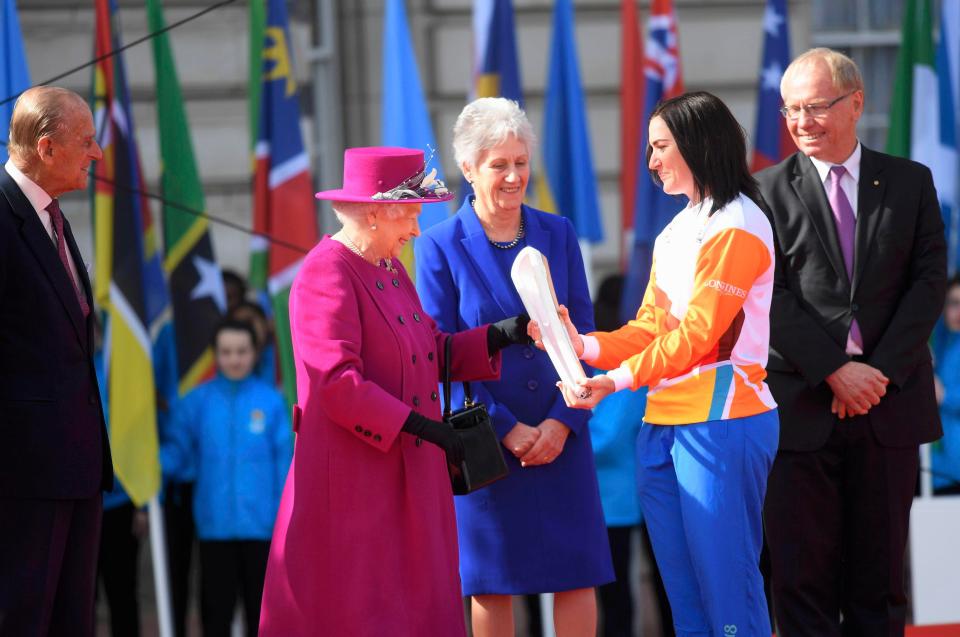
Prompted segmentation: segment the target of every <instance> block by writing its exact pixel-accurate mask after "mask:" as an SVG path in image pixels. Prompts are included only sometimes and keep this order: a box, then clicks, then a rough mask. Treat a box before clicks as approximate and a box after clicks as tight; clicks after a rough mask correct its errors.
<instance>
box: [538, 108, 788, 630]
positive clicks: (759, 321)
mask: <svg viewBox="0 0 960 637" xmlns="http://www.w3.org/2000/svg"><path fill="white" fill-rule="evenodd" d="M649 132H650V137H649V139H650V145H649V147H648V149H647V156H648V163H649V168H650V172H651V175H652V176H653V178H654V180H655V181H656V182H657V183H658V184H662V186H663V190H664V191H665V192H666V193H668V194H671V195H681V194H682V195H686V196H687V198H688V199H689V204H688V205H687V206H686V207H685V208H684V209H683V210H681V211H680V212H679V213H678V214H677V216H676V217H674V219H673V221H671V222H670V223H669V224H668V225H667V227H666V228H665V229H664V230H663V232H662V233H661V234H660V236H658V237H657V240H656V243H655V245H654V252H653V266H652V269H651V274H650V281H649V284H648V286H647V290H646V294H645V295H644V298H643V302H642V304H641V306H640V308H639V310H638V311H637V317H636V319H634V320H632V321H630V322H629V323H627V325H625V326H623V327H621V328H620V329H618V330H615V331H612V332H594V333H592V334H589V335H584V336H581V335H579V334H577V333H576V330H575V329H573V326H572V324H570V323H569V321H565V323H566V325H567V330H568V333H570V336H571V339H572V340H573V343H574V349H575V350H576V352H577V355H578V356H580V358H582V359H583V360H585V361H586V362H587V363H589V364H591V365H593V366H594V367H597V368H600V369H608V370H610V371H609V372H607V373H605V374H600V375H598V376H594V377H593V378H590V379H583V380H581V381H580V382H579V383H578V384H577V385H576V386H574V387H563V386H562V384H561V390H562V391H563V392H564V396H565V398H566V400H567V402H568V404H570V405H571V406H573V407H580V408H584V409H588V408H591V407H593V406H594V405H596V404H597V403H598V402H599V401H600V400H601V399H603V397H605V396H607V395H609V394H612V393H613V392H615V391H620V390H624V389H633V390H636V389H637V388H639V387H643V386H647V387H649V393H648V394H647V408H646V414H645V416H644V425H643V427H642V428H641V430H640V434H639V436H638V438H637V472H638V485H639V491H640V504H641V507H642V508H643V512H644V516H645V518H646V519H647V524H648V525H649V530H650V537H651V540H652V543H653V549H654V554H655V555H656V558H657V564H658V566H659V567H660V572H661V573H662V575H663V579H664V584H665V586H666V589H667V596H668V597H669V599H670V604H671V607H672V609H673V617H674V626H675V629H676V633H677V635H678V636H681V637H682V636H693V635H697V636H701V635H703V636H706V635H710V636H716V637H729V636H732V635H736V636H737V637H761V636H762V637H769V635H770V633H771V631H770V621H769V616H768V614H767V604H766V600H765V597H764V591H763V581H762V578H761V575H760V571H759V566H758V564H759V558H760V548H761V544H762V523H761V510H762V506H763V498H764V493H765V491H766V484H767V474H768V473H769V471H770V467H771V464H772V463H773V459H774V456H775V454H776V449H777V440H778V435H779V422H778V418H777V411H776V403H775V402H774V400H773V398H772V397H771V395H770V390H769V389H768V388H767V386H766V384H765V383H764V378H765V377H766V371H765V369H764V367H765V365H766V362H767V347H768V339H769V319H768V315H769V309H770V300H771V294H772V291H773V260H774V249H773V233H772V231H771V228H770V224H769V223H768V222H767V219H766V217H765V216H764V214H763V212H761V210H760V208H759V207H758V206H757V204H756V203H755V201H757V200H758V199H759V196H758V194H757V186H756V182H755V181H754V180H753V178H752V177H751V176H750V173H749V171H748V169H747V164H746V147H745V142H744V138H743V132H742V130H741V128H740V126H739V124H738V123H737V121H736V120H735V119H734V117H733V115H732V114H731V113H730V111H729V110H728V109H727V107H726V106H725V105H724V104H723V102H721V101H720V100H719V99H717V98H716V97H714V96H713V95H710V94H709V93H702V92H701V93H688V94H685V95H681V96H679V97H677V98H674V99H671V100H668V101H666V102H664V103H663V104H661V105H660V106H659V107H658V108H657V109H656V111H655V112H654V113H653V115H652V117H651V119H650V126H649ZM561 315H562V316H564V318H566V312H565V311H562V313H561ZM531 335H532V336H533V337H534V338H535V339H536V338H538V337H539V330H538V326H534V328H533V329H532V330H531Z"/></svg>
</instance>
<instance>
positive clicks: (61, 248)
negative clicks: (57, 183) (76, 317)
mask: <svg viewBox="0 0 960 637" xmlns="http://www.w3.org/2000/svg"><path fill="white" fill-rule="evenodd" d="M46 210H47V212H49V213H50V220H51V221H52V222H53V230H54V234H56V235H57V254H59V255H60V263H62V264H63V269H64V270H66V271H67V276H68V277H69V278H70V282H71V283H73V291H74V292H76V293H77V301H78V302H79V303H80V310H81V311H82V312H83V318H87V315H89V314H90V306H89V305H88V304H87V298H86V295H85V294H84V293H83V292H82V291H81V290H80V285H79V282H78V281H75V280H74V278H73V273H72V272H71V271H70V261H69V260H67V244H66V242H65V241H64V240H63V213H62V212H60V204H59V203H57V200H56V199H54V200H52V201H51V202H50V204H49V205H48V206H47V208H46Z"/></svg>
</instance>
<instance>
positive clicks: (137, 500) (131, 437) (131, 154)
mask: <svg viewBox="0 0 960 637" xmlns="http://www.w3.org/2000/svg"><path fill="white" fill-rule="evenodd" d="M116 11H117V4H116V0H96V35H95V49H96V56H97V57H98V58H100V57H103V59H101V60H100V61H99V62H98V63H97V65H96V67H95V69H94V82H93V83H94V104H93V110H94V113H95V118H96V123H97V142H98V143H99V144H100V147H101V148H102V149H103V158H102V159H101V160H100V161H98V162H96V164H95V165H94V169H93V172H94V176H95V179H94V180H93V181H92V182H91V184H92V189H93V196H94V226H95V247H96V257H95V258H96V268H95V271H96V277H95V290H94V292H95V296H96V300H97V303H98V305H99V306H100V307H101V308H102V309H104V310H105V311H106V316H107V318H106V329H105V331H104V352H105V362H106V382H107V402H108V404H107V409H106V412H107V413H109V416H110V417H109V426H110V448H111V451H112V453H113V463H114V469H115V471H116V475H117V478H118V480H119V482H120V484H121V485H122V486H123V488H124V489H125V490H126V492H127V494H128V495H129V496H130V499H131V500H132V501H133V503H134V504H135V505H137V506H140V505H143V504H145V503H146V502H147V501H148V500H150V498H152V497H153V496H154V495H156V493H157V491H158V490H159V488H160V463H159V458H158V443H157V412H156V400H155V390H154V387H155V381H154V370H153V356H152V350H153V347H152V343H151V336H150V333H151V324H152V322H155V321H157V322H158V321H160V320H162V314H163V307H164V306H165V301H166V289H165V285H164V280H163V273H162V272H161V271H160V260H159V254H158V253H157V251H156V249H155V244H153V243H152V241H151V237H152V234H151V231H152V219H151V217H150V209H149V207H148V205H147V201H146V199H145V198H144V197H143V196H142V195H141V194H138V193H142V192H143V173H142V171H141V169H140V157H139V153H138V152H137V146H136V140H135V139H134V134H133V113H132V111H131V109H130V92H129V89H128V87H127V83H126V72H125V70H124V63H123V56H122V55H116V56H113V57H104V54H106V53H108V52H110V51H114V50H117V49H119V48H120V39H119V37H118V35H117V33H116V31H115V30H114V29H115V22H116Z"/></svg>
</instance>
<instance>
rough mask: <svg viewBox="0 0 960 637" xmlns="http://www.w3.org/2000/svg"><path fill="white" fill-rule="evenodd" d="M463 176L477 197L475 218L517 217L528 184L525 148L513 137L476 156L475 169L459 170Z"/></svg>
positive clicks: (527, 157)
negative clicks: (478, 156) (492, 216)
mask: <svg viewBox="0 0 960 637" xmlns="http://www.w3.org/2000/svg"><path fill="white" fill-rule="evenodd" d="M462 168H463V175H464V177H466V178H467V181H469V182H471V183H472V184H473V191H474V193H476V195H477V200H476V209H477V214H479V215H485V214H490V215H494V216H498V215H504V216H508V215H518V216H519V214H520V206H521V205H522V204H523V198H524V196H525V195H526V193H527V182H528V181H529V180H530V157H529V150H528V149H527V145H526V144H524V143H523V142H522V141H520V140H519V139H518V138H517V137H515V136H514V135H510V136H508V137H507V138H506V139H505V140H504V141H503V142H502V143H501V144H498V145H497V146H494V147H493V148H490V149H488V150H486V151H484V152H483V153H482V154H481V155H480V159H479V160H478V161H477V165H476V166H466V165H465V166H463V167H462Z"/></svg>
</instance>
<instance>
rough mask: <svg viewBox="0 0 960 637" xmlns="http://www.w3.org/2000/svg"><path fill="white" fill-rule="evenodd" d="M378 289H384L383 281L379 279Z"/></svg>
mask: <svg viewBox="0 0 960 637" xmlns="http://www.w3.org/2000/svg"><path fill="white" fill-rule="evenodd" d="M377 289H378V290H382V289H383V281H377Z"/></svg>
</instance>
